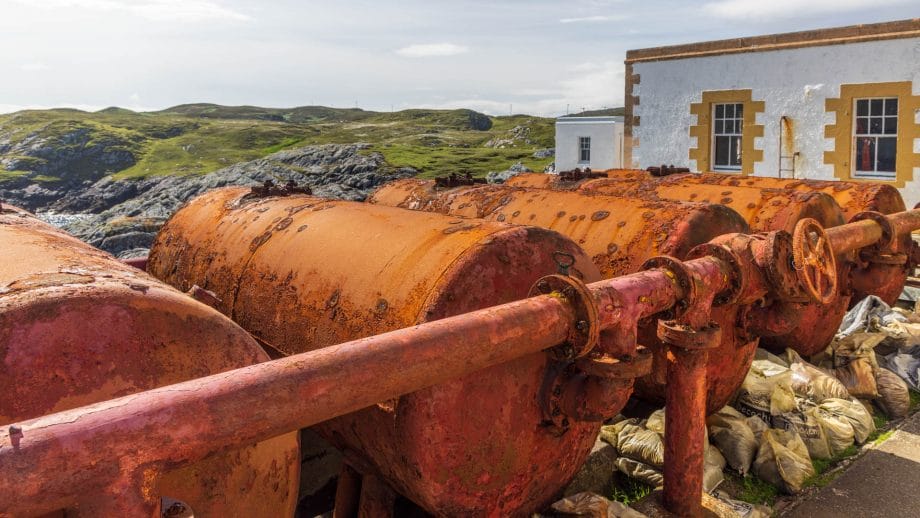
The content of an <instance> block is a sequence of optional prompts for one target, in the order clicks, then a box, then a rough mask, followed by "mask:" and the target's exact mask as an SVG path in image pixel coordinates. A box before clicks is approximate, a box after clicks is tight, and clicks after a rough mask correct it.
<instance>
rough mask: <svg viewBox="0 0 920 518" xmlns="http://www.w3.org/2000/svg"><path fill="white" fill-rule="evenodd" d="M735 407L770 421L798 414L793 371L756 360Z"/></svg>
mask: <svg viewBox="0 0 920 518" xmlns="http://www.w3.org/2000/svg"><path fill="white" fill-rule="evenodd" d="M735 407H736V408H737V409H738V410H739V411H741V413H743V414H745V415H756V416H758V417H760V418H762V419H763V420H764V421H767V422H770V421H771V418H772V416H774V415H780V414H784V413H786V412H792V411H794V410H795V408H796V407H795V392H793V390H792V371H790V370H789V369H787V368H785V367H783V366H781V365H778V364H775V363H772V362H769V361H766V360H754V362H753V365H752V366H751V369H750V370H749V371H748V373H747V376H745V378H744V382H743V383H742V384H741V388H740V389H739V391H738V397H737V398H736V400H735Z"/></svg>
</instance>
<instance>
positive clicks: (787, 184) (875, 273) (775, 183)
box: [610, 172, 916, 304]
mask: <svg viewBox="0 0 920 518" xmlns="http://www.w3.org/2000/svg"><path fill="white" fill-rule="evenodd" d="M610 176H611V178H613V177H616V175H614V174H613V172H611V173H610ZM649 177H651V176H649ZM667 181H669V182H679V183H683V184H685V185H719V186H725V187H755V188H761V189H764V188H775V189H788V190H794V191H800V192H821V193H824V194H827V195H829V196H831V197H833V198H834V199H835V200H836V201H837V204H838V205H840V208H841V210H842V211H843V216H844V219H846V221H847V222H849V221H852V219H853V218H854V217H855V216H856V215H857V214H859V213H861V212H866V211H874V212H880V213H882V214H894V213H896V212H902V211H904V210H905V205H904V199H903V198H901V194H900V193H899V192H898V190H897V189H896V188H895V187H893V186H892V185H889V184H884V183H876V182H867V181H860V182H855V181H850V182H847V181H825V180H804V179H784V178H770V177H761V176H736V175H726V174H718V173H702V174H679V175H672V176H670V177H668V178H667ZM913 246H914V245H913V243H912V241H911V237H910V235H909V234H905V235H902V236H900V239H899V240H898V241H897V243H896V250H895V251H894V252H895V253H890V251H886V252H885V253H881V254H874V253H872V252H871V251H869V252H868V253H864V254H862V255H861V256H860V257H857V258H856V265H855V267H854V268H852V270H851V272H850V282H849V284H850V287H851V288H852V291H853V296H852V298H851V304H855V303H856V302H858V301H860V300H862V299H863V298H865V297H866V296H867V295H876V296H878V297H880V298H881V299H882V300H884V301H886V302H888V303H889V304H893V303H894V302H895V301H896V300H897V298H898V296H899V295H900V294H901V291H902V290H903V289H904V284H905V282H906V281H907V276H908V275H909V274H910V273H911V271H912V269H913V268H914V267H915V266H916V265H915V264H913V262H912V261H911V260H910V255H911V250H912V248H913Z"/></svg>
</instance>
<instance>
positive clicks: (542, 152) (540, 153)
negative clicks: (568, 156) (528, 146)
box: [533, 147, 556, 158]
mask: <svg viewBox="0 0 920 518" xmlns="http://www.w3.org/2000/svg"><path fill="white" fill-rule="evenodd" d="M551 156H556V149H555V148H551V147H548V148H544V149H538V150H536V151H534V152H533V157H534V158H549V157H551Z"/></svg>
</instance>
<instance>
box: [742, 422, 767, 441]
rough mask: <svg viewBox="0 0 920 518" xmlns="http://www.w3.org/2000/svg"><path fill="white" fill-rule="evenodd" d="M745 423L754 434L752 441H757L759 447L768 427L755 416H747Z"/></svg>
mask: <svg viewBox="0 0 920 518" xmlns="http://www.w3.org/2000/svg"><path fill="white" fill-rule="evenodd" d="M745 422H746V423H747V425H748V426H750V427H751V431H752V432H754V439H755V440H757V444H758V446H759V445H760V440H761V438H762V436H763V433H764V432H766V431H767V430H769V429H770V425H768V424H767V423H766V422H764V420H763V419H761V418H759V417H757V416H756V415H750V416H747V417H746V418H745Z"/></svg>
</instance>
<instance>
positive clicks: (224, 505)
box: [0, 205, 300, 517]
mask: <svg viewBox="0 0 920 518" xmlns="http://www.w3.org/2000/svg"><path fill="white" fill-rule="evenodd" d="M0 250H2V252H0V257H2V261H0V394H2V396H0V424H6V423H14V422H19V421H23V420H26V419H31V418H36V417H40V416H43V415H46V414H50V413H53V412H58V411H63V410H68V409H72V408H76V407H80V406H83V405H87V404H90V403H94V402H99V401H105V400H108V399H111V398H115V397H119V396H124V395H128V394H132V393H135V392H140V391H143V390H147V389H151V388H155V387H160V386H163V385H169V384H173V383H178V382H180V381H185V380H188V379H192V378H199V377H203V376H207V375H210V374H215V373H219V372H222V371H226V370H230V369H233V368H237V367H243V366H246V365H251V364H254V363H258V362H262V361H265V360H267V359H268V356H267V355H266V354H265V352H264V351H263V350H262V349H261V348H260V347H259V345H258V344H257V343H256V342H255V341H254V340H253V339H252V338H251V337H250V336H249V335H248V334H246V332H245V331H243V329H241V328H240V327H239V326H237V325H236V324H234V323H233V322H231V321H230V320H229V319H228V318H226V317H225V316H223V315H221V314H220V313H218V312H217V311H215V310H213V309H212V308H210V307H208V306H205V305H204V304H201V303H199V302H196V301H195V300H193V299H192V298H191V297H189V296H186V295H184V294H182V293H179V292H178V291H176V290H175V289H173V288H171V287H169V286H166V285H165V284H163V283H161V282H159V281H157V280H156V279H154V278H152V277H150V276H148V275H146V274H144V273H143V272H141V271H140V270H137V269H135V268H132V267H130V266H127V265H123V264H121V263H120V262H119V261H117V260H116V259H115V258H113V257H112V256H110V255H108V254H106V253H103V252H101V251H99V250H96V249H94V248H92V247H90V246H89V245H86V244H84V243H82V242H80V241H78V240H77V239H75V238H73V237H71V236H69V235H67V234H64V233H63V232H61V231H58V230H56V229H54V228H53V227H51V226H49V225H47V224H45V223H43V222H41V221H39V220H38V219H36V218H34V217H33V216H31V215H29V214H28V213H26V212H24V211H20V210H18V209H12V208H11V207H9V206H8V205H4V206H3V208H2V209H0ZM184 425H185V424H184V423H182V422H163V423H162V426H184ZM297 441H298V439H297V435H296V434H286V435H283V436H280V437H277V438H274V439H270V440H267V441H265V442H262V443H259V444H257V445H254V446H247V447H245V448H243V449H240V450H238V451H233V452H228V453H222V454H217V455H213V456H211V457H209V458H207V459H206V460H204V461H202V462H199V463H196V464H193V465H190V466H187V467H184V468H180V469H176V470H173V471H170V472H167V473H165V474H163V476H162V477H161V478H160V480H159V482H158V485H157V486H156V487H154V488H149V489H148V491H149V490H152V491H155V493H154V494H159V495H161V496H162V497H164V498H169V499H174V500H179V501H182V502H184V503H186V504H187V505H189V506H190V507H191V508H192V510H193V511H194V512H195V514H196V515H197V516H241V515H244V516H266V517H267V516H290V515H291V514H292V513H293V511H294V508H295V506H296V503H297V491H298V480H299V479H298V473H299V467H300V459H299V447H298V442H297ZM130 464H131V460H130V459H125V465H124V466H123V469H122V472H127V471H131V469H130ZM112 469H113V470H115V472H116V473H117V472H118V471H117V470H118V469H119V467H118V466H112ZM51 496H53V495H49V498H50V497H51ZM111 499H112V497H111V496H107V495H105V494H102V495H85V497H84V498H82V499H80V500H79V501H74V502H72V505H71V506H70V507H68V508H67V509H66V514H68V515H70V514H72V513H73V514H78V515H81V516H82V515H86V516H111V515H113V512H114V511H113V509H111V508H109V507H108V505H109V504H111ZM0 507H2V506H0Z"/></svg>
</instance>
